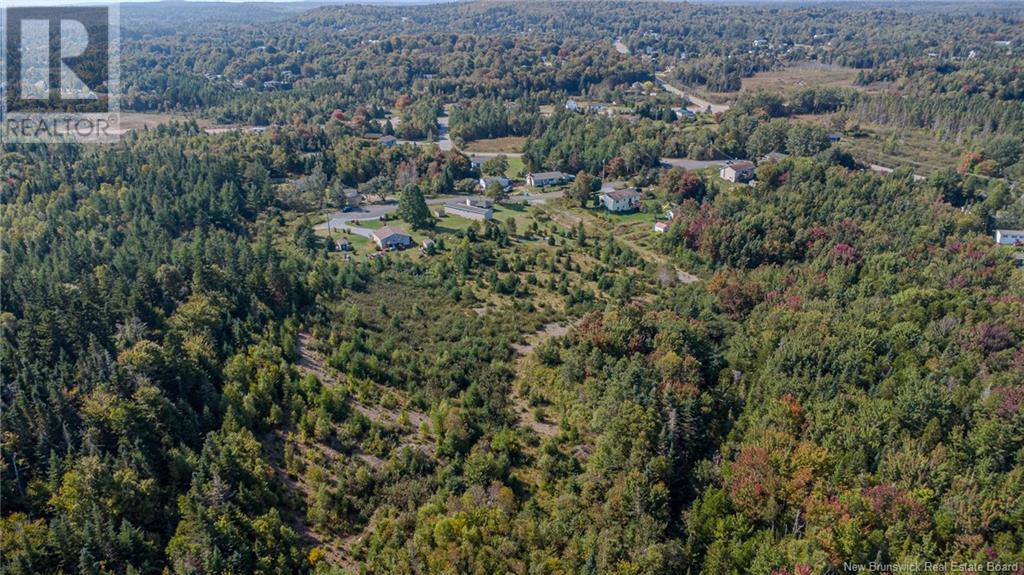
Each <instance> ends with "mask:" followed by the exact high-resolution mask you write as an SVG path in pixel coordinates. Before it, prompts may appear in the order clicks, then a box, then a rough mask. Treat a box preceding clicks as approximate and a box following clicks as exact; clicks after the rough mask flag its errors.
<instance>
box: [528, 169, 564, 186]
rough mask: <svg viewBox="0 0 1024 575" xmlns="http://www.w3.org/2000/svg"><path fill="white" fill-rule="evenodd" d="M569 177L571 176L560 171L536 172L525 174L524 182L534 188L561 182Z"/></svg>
mask: <svg viewBox="0 0 1024 575" xmlns="http://www.w3.org/2000/svg"><path fill="white" fill-rule="evenodd" d="M571 179H572V176H570V175H569V174H564V173H562V172H538V173H536V174H533V173H530V174H527V175H526V184H527V185H529V186H533V187H535V188H542V187H544V186H550V185H553V184H561V183H562V182H565V181H568V180H571Z"/></svg>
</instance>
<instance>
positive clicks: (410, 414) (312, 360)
mask: <svg viewBox="0 0 1024 575" xmlns="http://www.w3.org/2000/svg"><path fill="white" fill-rule="evenodd" d="M298 351H299V361H297V362H296V364H295V365H296V366H297V367H298V368H299V370H300V371H304V372H307V373H312V374H313V375H315V376H316V377H317V379H319V380H320V382H321V383H323V384H324V385H325V386H327V387H335V388H337V387H340V385H341V383H340V382H339V381H338V378H337V377H336V376H335V375H334V374H332V373H330V372H329V371H328V369H327V368H326V367H325V362H324V358H323V356H322V355H320V353H319V352H317V351H316V349H315V346H314V344H313V337H312V336H311V335H309V334H308V333H300V334H299V343H298ZM381 391H382V392H386V393H395V390H393V389H390V388H388V389H382V390H381ZM348 401H349V403H350V404H351V405H352V407H354V408H355V410H356V411H358V412H359V413H361V414H363V416H365V417H366V418H367V419H369V420H370V421H372V422H374V423H377V424H380V425H387V426H392V427H406V428H408V427H411V428H412V431H411V432H409V433H407V434H406V436H411V435H414V434H415V433H416V432H417V431H418V430H419V428H420V426H421V425H423V423H426V422H428V418H427V414H425V413H423V412H421V411H414V410H406V411H404V412H403V411H401V410H397V409H392V408H388V407H383V406H380V405H367V404H365V403H363V402H361V401H359V400H358V399H356V398H355V397H352V396H349V398H348ZM403 413H404V414H405V417H406V419H407V420H408V422H409V423H408V425H405V426H403V425H401V424H399V420H400V419H401V417H402V414H403ZM428 425H429V423H428ZM406 439H408V437H406V438H403V445H404V444H405V442H406V441H405V440H406ZM417 443H419V442H418V441H415V440H410V441H409V445H416V444H417Z"/></svg>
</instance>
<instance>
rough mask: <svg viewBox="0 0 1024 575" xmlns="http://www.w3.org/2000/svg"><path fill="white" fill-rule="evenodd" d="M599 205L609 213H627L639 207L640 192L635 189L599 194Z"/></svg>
mask: <svg viewBox="0 0 1024 575" xmlns="http://www.w3.org/2000/svg"><path fill="white" fill-rule="evenodd" d="M601 203H602V204H604V207H605V208H606V209H607V210H608V211H609V212H628V211H630V210H635V209H637V208H638V207H640V192H638V191H637V190H636V188H627V189H625V190H615V191H614V192H605V193H603V194H601Z"/></svg>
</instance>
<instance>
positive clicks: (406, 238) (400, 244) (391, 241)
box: [370, 226, 412, 250]
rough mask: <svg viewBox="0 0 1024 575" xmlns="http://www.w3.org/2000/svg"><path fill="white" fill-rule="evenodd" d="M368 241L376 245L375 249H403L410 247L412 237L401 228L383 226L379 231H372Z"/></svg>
mask: <svg viewBox="0 0 1024 575" xmlns="http://www.w3.org/2000/svg"><path fill="white" fill-rule="evenodd" d="M370 239H372V240H373V241H374V243H376V244H377V247H378V248H380V249H382V250H386V249H391V248H405V247H409V246H411V245H412V236H410V235H409V234H407V233H405V230H403V229H402V228H398V227H394V226H384V227H383V228H380V229H379V230H373V233H372V234H370Z"/></svg>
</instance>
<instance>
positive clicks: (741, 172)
mask: <svg viewBox="0 0 1024 575" xmlns="http://www.w3.org/2000/svg"><path fill="white" fill-rule="evenodd" d="M718 175H719V176H721V177H722V179H723V180H726V181H728V182H733V183H736V182H746V181H747V180H749V179H751V178H753V177H754V162H749V161H747V160H735V161H732V162H727V163H726V164H725V165H724V166H722V169H721V170H719V171H718Z"/></svg>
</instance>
